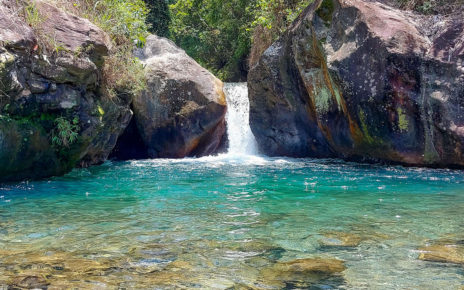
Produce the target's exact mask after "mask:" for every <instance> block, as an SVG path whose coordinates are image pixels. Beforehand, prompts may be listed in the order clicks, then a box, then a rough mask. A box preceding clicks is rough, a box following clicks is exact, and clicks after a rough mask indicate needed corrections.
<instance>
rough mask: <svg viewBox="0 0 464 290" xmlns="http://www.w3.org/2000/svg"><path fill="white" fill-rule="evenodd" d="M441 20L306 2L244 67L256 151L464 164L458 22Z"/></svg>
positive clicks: (344, 0)
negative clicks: (246, 68)
mask: <svg viewBox="0 0 464 290" xmlns="http://www.w3.org/2000/svg"><path fill="white" fill-rule="evenodd" d="M372 15H375V16H376V17H372ZM443 19H444V20H443V21H440V22H437V21H434V20H433V18H432V17H428V16H420V15H415V14H413V13H410V12H404V11H401V10H398V9H395V8H392V7H389V6H387V5H384V4H382V3H379V1H367V0H362V1H353V0H333V1H332V0H324V1H322V0H318V1H314V2H313V3H312V4H311V5H309V6H308V7H307V8H306V9H305V10H304V12H303V13H302V14H301V15H300V17H299V18H298V19H296V20H295V22H294V23H293V24H292V25H291V26H290V27H289V29H288V30H287V32H286V33H284V35H283V36H282V37H281V38H280V39H279V40H277V41H276V42H275V43H274V44H273V45H272V46H270V47H269V48H268V49H267V50H266V51H265V52H264V53H263V55H262V56H261V58H260V60H259V62H258V63H257V64H256V65H255V66H254V67H252V68H251V70H250V73H249V76H248V78H249V79H248V86H249V96H250V125H251V128H252V130H253V133H254V134H255V136H256V139H257V142H258V145H259V149H260V150H261V151H262V152H264V153H266V154H268V155H272V156H276V155H280V156H282V155H284V156H296V157H339V158H344V159H350V160H370V161H378V160H384V161H389V162H395V163H403V164H408V165H421V166H422V165H425V166H439V167H440V166H441V167H455V166H459V167H462V166H464V154H463V153H464V133H463V132H464V130H463V128H464V118H463V117H462V114H461V113H460V112H461V110H462V108H463V107H464V98H463V96H464V82H463V80H464V70H463V69H462V63H463V62H464V45H463V41H462V39H463V38H464V35H463V33H464V32H463V31H464V30H463V29H462V28H463V27H464V18H462V14H458V13H457V14H456V15H450V16H446V17H444V18H443ZM429 21H431V22H433V25H422V23H428V22H429ZM437 31H438V33H437Z"/></svg>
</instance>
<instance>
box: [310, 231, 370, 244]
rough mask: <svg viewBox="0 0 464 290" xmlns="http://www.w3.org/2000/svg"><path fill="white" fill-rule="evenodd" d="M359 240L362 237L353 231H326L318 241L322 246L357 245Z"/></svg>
mask: <svg viewBox="0 0 464 290" xmlns="http://www.w3.org/2000/svg"><path fill="white" fill-rule="evenodd" d="M361 241H362V238H361V237H360V236H359V235H357V234H354V233H345V232H328V233H325V234H323V238H322V239H320V240H319V243H320V244H321V245H322V246H324V247H357V246H359V244H360V243H361Z"/></svg>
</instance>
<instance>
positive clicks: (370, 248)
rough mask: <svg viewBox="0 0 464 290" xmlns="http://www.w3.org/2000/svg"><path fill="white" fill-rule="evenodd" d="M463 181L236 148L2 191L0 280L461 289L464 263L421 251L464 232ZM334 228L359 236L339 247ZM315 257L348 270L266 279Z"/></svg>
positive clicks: (461, 175)
mask: <svg viewBox="0 0 464 290" xmlns="http://www.w3.org/2000/svg"><path fill="white" fill-rule="evenodd" d="M463 185H464V172H463V171H452V170H432V169H414V168H411V169H405V168H402V167H383V166H375V165H362V164H350V163H344V162H341V161H333V160H294V159H269V158H260V157H246V158H233V157H227V156H223V157H208V158H201V159H185V160H177V161H176V160H147V161H132V162H114V163H110V162H109V163H106V164H104V165H102V166H97V167H92V168H89V169H79V170H74V171H73V172H72V173H70V174H68V175H66V176H64V177H59V178H52V179H49V180H45V181H38V182H29V183H20V184H7V185H0V288H1V287H2V286H1V285H3V286H6V285H11V283H14V281H15V279H17V277H29V276H33V277H40V280H41V281H42V283H44V282H43V281H46V283H47V284H48V286H49V287H50V288H53V287H55V288H56V289H59V288H62V287H71V286H76V287H82V288H116V287H120V288H124V287H126V288H148V287H155V286H156V287H155V288H203V289H210V288H217V289H227V288H230V287H236V289H279V288H284V287H287V288H295V287H300V288H309V287H310V286H311V287H313V288H316V289H333V288H342V289H461V287H463V286H464V282H463V281H464V268H463V267H462V266H459V265H456V264H447V263H436V262H426V261H422V260H419V259H418V256H419V251H418V248H419V247H422V246H425V245H426V244H427V243H431V242H432V243H433V242H434V241H438V240H442V239H448V240H453V241H457V242H459V241H461V242H462V241H463V240H464V231H463V229H464V187H463ZM333 232H336V233H345V234H350V235H355V236H356V237H357V238H358V240H359V241H358V242H357V243H355V245H352V246H349V247H343V246H330V245H329V246H328V245H327V243H329V244H330V243H339V242H340V239H338V238H336V237H335V238H334V237H333V236H332V237H327V233H333ZM310 257H322V258H337V259H340V260H343V261H345V266H346V270H345V271H344V272H343V273H341V274H340V275H338V276H337V277H336V279H325V280H321V281H320V282H317V283H314V282H311V283H312V284H308V283H306V284H305V281H300V282H301V283H300V284H298V281H292V282H291V283H287V282H285V281H284V282H282V281H271V279H270V278H269V277H266V276H263V275H264V274H263V270H264V269H266V268H269V267H272V266H273V265H274V264H276V263H279V262H283V261H291V260H294V259H300V258H310ZM37 279H38V278H37ZM12 281H13V282H12ZM239 287H242V288H239ZM246 287H249V288H246ZM250 287H251V288H250ZM253 287H254V288H253Z"/></svg>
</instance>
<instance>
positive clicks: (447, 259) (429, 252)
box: [419, 244, 464, 265]
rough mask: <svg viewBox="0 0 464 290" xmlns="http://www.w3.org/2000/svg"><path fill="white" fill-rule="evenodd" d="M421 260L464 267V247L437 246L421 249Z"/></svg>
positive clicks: (451, 245) (458, 245) (457, 245)
mask: <svg viewBox="0 0 464 290" xmlns="http://www.w3.org/2000/svg"><path fill="white" fill-rule="evenodd" d="M419 251H420V252H421V253H420V255H419V259H420V260H424V261H430V262H440V263H452V264H462V265H464V245H462V244H461V245H460V244H436V245H430V246H425V247H422V248H419Z"/></svg>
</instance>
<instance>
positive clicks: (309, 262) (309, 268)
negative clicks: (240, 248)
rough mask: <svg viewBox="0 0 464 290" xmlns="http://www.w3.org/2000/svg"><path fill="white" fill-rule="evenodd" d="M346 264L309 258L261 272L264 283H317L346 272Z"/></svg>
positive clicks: (336, 260)
mask: <svg viewBox="0 0 464 290" xmlns="http://www.w3.org/2000/svg"><path fill="white" fill-rule="evenodd" d="M345 269H346V268H345V265H344V262H343V261H341V260H338V259H332V258H307V259H299V260H294V261H290V262H279V263H276V264H274V265H273V266H272V267H270V268H267V269H264V270H263V271H262V272H261V278H262V280H264V281H280V282H284V283H287V282H302V283H310V284H311V283H316V282H319V281H321V280H323V279H327V278H329V277H331V276H336V275H339V274H340V273H341V272H343V271H344V270H345Z"/></svg>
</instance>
